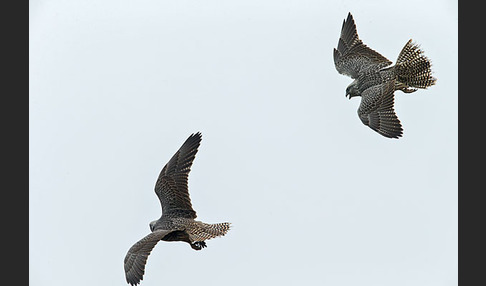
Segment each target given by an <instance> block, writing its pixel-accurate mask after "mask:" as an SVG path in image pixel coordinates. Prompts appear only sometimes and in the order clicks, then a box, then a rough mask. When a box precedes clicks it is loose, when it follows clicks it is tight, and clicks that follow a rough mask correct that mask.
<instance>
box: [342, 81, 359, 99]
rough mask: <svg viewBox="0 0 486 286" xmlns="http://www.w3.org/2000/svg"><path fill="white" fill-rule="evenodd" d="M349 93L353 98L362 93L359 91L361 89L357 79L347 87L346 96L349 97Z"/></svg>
mask: <svg viewBox="0 0 486 286" xmlns="http://www.w3.org/2000/svg"><path fill="white" fill-rule="evenodd" d="M348 95H349V99H351V97H354V96H360V95H361V94H360V93H359V90H358V86H357V84H356V80H355V81H353V82H352V83H351V84H350V85H348V87H347V88H346V97H348Z"/></svg>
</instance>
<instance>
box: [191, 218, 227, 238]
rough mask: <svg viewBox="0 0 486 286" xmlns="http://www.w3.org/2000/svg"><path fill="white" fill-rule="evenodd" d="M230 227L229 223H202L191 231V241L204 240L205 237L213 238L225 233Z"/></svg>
mask: <svg viewBox="0 0 486 286" xmlns="http://www.w3.org/2000/svg"><path fill="white" fill-rule="evenodd" d="M230 227H231V223H229V222H223V223H213V224H209V223H203V222H201V224H200V225H199V227H198V228H197V229H193V230H192V231H191V234H190V236H191V238H192V240H193V241H204V240H207V239H211V238H215V237H218V236H223V235H225V234H226V233H227V232H228V230H229V229H230Z"/></svg>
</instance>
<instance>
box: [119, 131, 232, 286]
mask: <svg viewBox="0 0 486 286" xmlns="http://www.w3.org/2000/svg"><path fill="white" fill-rule="evenodd" d="M200 142H201V133H199V132H198V133H195V134H192V135H191V136H189V138H188V139H187V140H186V141H185V142H184V144H182V146H181V148H180V149H179V150H178V151H177V152H176V153H175V154H174V155H173V156H172V158H171V159H170V160H169V162H168V163H167V164H166V165H165V166H164V168H163V169H162V171H161V172H160V174H159V177H158V179H157V182H156V183H155V193H156V194H157V197H158V198H159V200H160V204H161V206H162V216H161V218H160V219H158V220H155V221H152V222H151V223H150V230H151V231H152V232H151V233H150V234H148V235H147V236H145V237H144V238H142V239H141V240H139V241H138V242H137V243H135V244H134V245H133V246H132V247H131V248H130V249H129V250H128V253H127V254H126V256H125V260H124V268H125V277H126V280H127V283H129V284H131V285H137V284H138V283H140V281H141V280H142V279H143V275H144V273H145V264H146V263H147V258H148V256H149V254H150V252H151V251H152V249H153V248H154V247H155V245H156V244H157V242H159V241H160V240H163V241H183V242H187V243H188V244H190V246H191V247H192V248H193V249H194V250H201V249H202V248H204V247H206V243H205V240H208V239H211V238H215V237H218V236H223V235H225V234H226V233H227V232H228V230H229V228H230V223H227V222H224V223H216V224H208V223H204V222H201V221H197V220H194V219H195V218H196V212H195V211H194V209H193V208H192V204H191V199H190V197H189V191H188V187H187V180H188V175H189V172H190V171H191V166H192V162H193V161H194V158H195V156H196V153H197V149H198V147H199V144H200Z"/></svg>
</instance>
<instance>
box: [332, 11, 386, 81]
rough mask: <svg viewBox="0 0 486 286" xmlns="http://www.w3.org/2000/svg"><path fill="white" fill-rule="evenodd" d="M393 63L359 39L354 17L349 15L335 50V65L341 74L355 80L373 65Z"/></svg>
mask: <svg viewBox="0 0 486 286" xmlns="http://www.w3.org/2000/svg"><path fill="white" fill-rule="evenodd" d="M391 63H392V62H391V61H390V60H388V59H387V58H385V57H384V56H382V55H381V54H380V53H378V52H376V51H374V50H373V49H371V48H369V47H368V46H366V45H365V44H363V42H362V41H361V40H360V39H359V37H358V32H357V30H356V24H355V23H354V19H353V16H352V15H351V13H348V18H347V19H346V20H344V22H343V26H342V28H341V35H340V37H339V41H338V46H337V49H336V48H335V49H334V65H335V67H336V70H337V71H338V72H339V73H340V74H344V75H347V76H350V77H351V78H353V79H355V78H357V77H358V75H359V73H360V72H361V71H362V70H364V69H367V68H369V66H371V65H378V68H382V67H386V66H388V65H390V64H391Z"/></svg>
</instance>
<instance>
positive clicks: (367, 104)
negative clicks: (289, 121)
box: [334, 13, 436, 138]
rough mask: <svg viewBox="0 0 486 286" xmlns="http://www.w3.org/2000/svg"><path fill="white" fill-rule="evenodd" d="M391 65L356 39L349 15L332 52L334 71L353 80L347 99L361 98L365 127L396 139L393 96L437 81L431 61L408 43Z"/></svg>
mask: <svg viewBox="0 0 486 286" xmlns="http://www.w3.org/2000/svg"><path fill="white" fill-rule="evenodd" d="M391 64H392V62H391V61H389V60H388V59H387V58H385V57H384V56H382V55H381V54H379V53H378V52H376V51H374V50H372V49H371V48H369V47H368V46H366V45H365V44H363V42H362V41H361V40H360V39H359V38H358V33H357V31H356V25H355V23H354V19H353V16H352V15H351V13H349V14H348V18H347V19H346V20H344V22H343V26H342V28H341V36H340V37H339V41H338V46H337V49H334V65H335V66H336V70H337V71H338V72H339V73H340V74H344V75H347V76H350V77H351V78H352V79H354V81H353V82H352V83H351V84H350V85H349V86H348V87H347V88H346V96H348V95H349V99H351V98H352V97H354V96H361V104H360V106H359V108H358V116H359V118H360V119H361V121H362V122H363V123H364V124H365V125H368V126H369V127H370V128H371V129H373V130H375V131H376V132H378V133H380V134H381V135H383V136H385V137H389V138H399V137H400V136H402V131H403V129H402V125H401V124H400V120H398V117H397V115H396V114H395V110H394V109H393V104H394V102H393V101H394V94H393V93H394V92H395V90H401V91H402V92H405V93H412V92H415V91H417V89H418V88H423V89H425V88H427V87H429V86H432V85H434V84H435V81H436V79H435V78H434V77H432V71H431V69H430V67H431V62H430V60H429V59H428V58H427V57H425V56H424V54H423V51H422V50H421V49H420V48H419V46H418V45H417V44H415V43H412V40H411V39H410V40H409V41H408V42H407V43H406V44H405V46H404V47H403V49H402V51H401V52H400V54H399V55H398V59H397V62H396V63H395V65H394V66H390V65H391Z"/></svg>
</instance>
